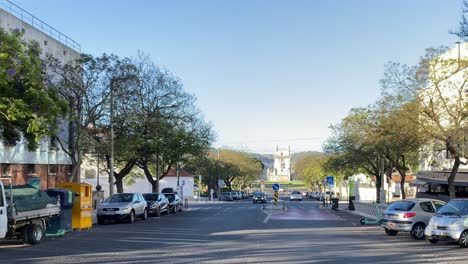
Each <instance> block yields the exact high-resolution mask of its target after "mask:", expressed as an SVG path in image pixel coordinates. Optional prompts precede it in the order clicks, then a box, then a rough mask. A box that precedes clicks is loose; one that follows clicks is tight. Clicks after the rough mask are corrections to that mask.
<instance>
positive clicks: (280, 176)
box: [267, 146, 291, 182]
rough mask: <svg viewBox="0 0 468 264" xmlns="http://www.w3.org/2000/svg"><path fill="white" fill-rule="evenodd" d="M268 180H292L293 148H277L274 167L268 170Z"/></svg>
mask: <svg viewBox="0 0 468 264" xmlns="http://www.w3.org/2000/svg"><path fill="white" fill-rule="evenodd" d="M267 179H268V181H277V182H284V181H290V180H291V148H290V147H289V146H288V147H287V148H278V146H276V148H275V154H274V164H273V168H268V170H267Z"/></svg>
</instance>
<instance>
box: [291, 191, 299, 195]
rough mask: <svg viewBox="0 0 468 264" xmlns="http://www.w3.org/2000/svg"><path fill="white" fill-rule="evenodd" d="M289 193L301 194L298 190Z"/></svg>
mask: <svg viewBox="0 0 468 264" xmlns="http://www.w3.org/2000/svg"><path fill="white" fill-rule="evenodd" d="M291 194H301V193H300V192H298V191H294V192H292V193H291Z"/></svg>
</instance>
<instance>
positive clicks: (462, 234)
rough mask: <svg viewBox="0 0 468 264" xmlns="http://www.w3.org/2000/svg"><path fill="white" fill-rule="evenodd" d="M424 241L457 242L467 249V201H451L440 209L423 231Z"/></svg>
mask: <svg viewBox="0 0 468 264" xmlns="http://www.w3.org/2000/svg"><path fill="white" fill-rule="evenodd" d="M424 235H425V236H426V240H427V241H429V242H431V243H437V242H438V241H449V242H457V243H458V244H459V245H460V247H464V248H466V247H468V199H453V200H450V201H449V202H448V203H446V204H445V205H444V206H442V208H440V209H439V210H438V211H437V213H436V214H435V215H434V216H433V217H432V218H431V220H430V221H429V224H428V225H427V227H426V229H425V230H424Z"/></svg>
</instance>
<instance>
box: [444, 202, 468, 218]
mask: <svg viewBox="0 0 468 264" xmlns="http://www.w3.org/2000/svg"><path fill="white" fill-rule="evenodd" d="M437 213H438V214H441V215H466V214H468V200H452V201H450V202H448V203H447V204H445V205H444V206H442V207H441V208H440V209H439V211H437Z"/></svg>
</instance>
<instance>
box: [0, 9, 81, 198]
mask: <svg viewBox="0 0 468 264" xmlns="http://www.w3.org/2000/svg"><path fill="white" fill-rule="evenodd" d="M0 28H2V29H4V30H6V31H8V30H19V31H21V32H23V37H24V39H25V40H28V41H36V42H38V43H39V46H40V47H41V49H42V56H45V55H46V54H51V55H53V56H54V57H55V58H57V59H59V60H60V61H61V62H62V63H66V62H69V61H72V60H75V59H77V58H79V56H80V52H79V49H80V46H79V44H77V43H76V42H74V41H73V40H71V39H69V38H68V37H66V36H65V35H63V34H62V33H60V32H59V31H57V30H55V29H54V28H52V27H50V26H49V25H47V24H46V23H44V22H42V21H41V20H40V19H38V18H36V17H34V16H33V15H31V14H30V13H28V12H27V11H25V10H23V9H21V8H20V7H18V6H16V5H14V4H12V3H9V2H8V3H7V4H4V3H3V2H2V3H0ZM66 123H67V122H63V126H62V129H61V132H60V134H59V135H58V136H59V137H60V138H62V139H67V138H68V133H67V130H68V129H67V124H66ZM70 164H71V162H70V158H69V157H68V155H67V154H66V152H65V151H63V150H62V149H61V148H60V146H58V144H56V143H55V142H54V141H51V140H50V139H48V138H44V139H42V140H41V141H40V144H39V148H38V149H36V150H35V151H29V150H28V149H27V147H26V144H25V142H24V141H23V140H21V141H20V142H16V143H15V144H11V143H5V142H1V141H0V176H2V177H9V178H11V179H12V182H13V184H15V185H20V184H26V183H31V184H33V185H36V186H37V187H40V188H41V189H47V188H53V187H55V184H56V183H58V182H64V181H67V180H68V177H69V167H70Z"/></svg>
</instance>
